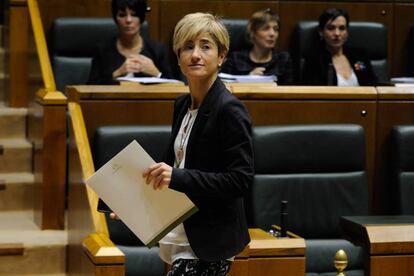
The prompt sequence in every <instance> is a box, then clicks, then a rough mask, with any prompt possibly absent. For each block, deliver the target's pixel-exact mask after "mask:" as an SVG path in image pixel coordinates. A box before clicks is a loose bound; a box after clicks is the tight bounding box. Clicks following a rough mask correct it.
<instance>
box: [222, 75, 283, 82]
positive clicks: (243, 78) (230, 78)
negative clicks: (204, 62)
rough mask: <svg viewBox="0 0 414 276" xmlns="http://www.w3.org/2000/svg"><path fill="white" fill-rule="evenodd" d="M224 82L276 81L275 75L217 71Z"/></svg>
mask: <svg viewBox="0 0 414 276" xmlns="http://www.w3.org/2000/svg"><path fill="white" fill-rule="evenodd" d="M219 77H220V79H221V80H222V81H224V82H276V81H277V76H255V75H231V74H226V73H219Z"/></svg>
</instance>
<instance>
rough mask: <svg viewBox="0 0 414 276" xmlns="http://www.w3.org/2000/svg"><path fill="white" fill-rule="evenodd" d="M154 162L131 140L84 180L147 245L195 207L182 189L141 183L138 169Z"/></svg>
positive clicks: (154, 241) (143, 180)
mask: <svg viewBox="0 0 414 276" xmlns="http://www.w3.org/2000/svg"><path fill="white" fill-rule="evenodd" d="M154 163H155V162H154V160H153V159H152V158H151V156H149V155H148V154H147V153H146V152H145V150H144V149H143V148H142V147H141V145H140V144H138V142H137V141H135V140H134V141H132V142H131V143H130V144H129V145H128V146H126V147H125V148H124V149H123V150H122V151H120V152H119V153H118V154H117V155H115V156H114V157H113V158H112V159H111V160H109V161H108V162H107V163H106V164H105V165H103V166H102V167H101V168H100V169H99V170H98V171H96V172H95V174H93V175H92V176H91V177H90V178H88V179H87V180H86V184H87V185H89V186H90V187H91V188H92V189H93V190H94V191H95V192H96V193H97V194H98V195H99V197H101V198H102V200H103V201H104V202H105V203H106V204H107V205H108V206H109V207H110V208H111V209H112V210H113V211H114V213H116V214H117V215H118V217H119V218H120V219H121V220H122V221H123V222H124V223H125V224H126V225H127V226H128V227H129V229H130V230H131V231H132V232H133V233H134V234H135V235H136V236H137V237H138V238H139V239H140V240H141V241H142V242H143V243H144V244H145V245H147V246H148V247H152V246H153V245H155V244H156V243H157V242H158V241H159V240H160V239H162V238H163V237H164V236H165V235H166V234H168V232H170V231H171V230H172V229H173V228H175V226H177V225H178V224H180V223H181V222H183V221H184V220H185V219H187V218H188V217H189V216H191V215H192V214H193V213H195V212H196V211H197V208H196V207H195V205H194V204H193V202H192V201H191V200H190V199H189V198H188V197H187V196H186V195H185V194H184V193H180V192H177V191H174V190H172V189H168V188H163V189H162V190H156V191H154V190H153V188H152V186H151V185H147V184H146V183H145V179H144V178H143V177H142V173H143V172H144V170H146V169H147V168H148V167H149V166H150V165H151V164H154Z"/></svg>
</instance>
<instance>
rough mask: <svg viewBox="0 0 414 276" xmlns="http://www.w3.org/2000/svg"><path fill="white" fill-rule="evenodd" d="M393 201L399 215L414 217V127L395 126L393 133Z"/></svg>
mask: <svg viewBox="0 0 414 276" xmlns="http://www.w3.org/2000/svg"><path fill="white" fill-rule="evenodd" d="M390 152H391V154H392V159H391V164H392V168H391V171H392V173H391V176H392V178H391V181H389V183H390V184H391V185H392V187H390V189H389V190H390V191H389V192H390V193H389V194H391V195H393V198H392V199H391V200H392V202H393V203H395V205H396V207H397V208H396V209H397V210H396V211H397V212H398V214H410V215H414V203H413V201H412V196H413V195H414V126H410V125H407V126H395V127H393V129H392V131H391V148H390Z"/></svg>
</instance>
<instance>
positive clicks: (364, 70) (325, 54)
mask: <svg viewBox="0 0 414 276" xmlns="http://www.w3.org/2000/svg"><path fill="white" fill-rule="evenodd" d="M343 53H344V55H345V56H346V57H347V58H348V60H349V63H350V65H351V68H352V70H353V71H354V72H355V75H356V77H357V79H358V83H359V85H360V86H373V85H376V83H377V82H378V79H377V76H376V75H375V73H374V71H373V70H372V66H371V62H370V60H369V59H368V55H367V54H366V52H365V51H363V50H362V49H358V48H349V47H344V48H343ZM330 68H331V69H330ZM302 84H304V85H338V79H337V76H336V71H335V67H334V66H333V65H332V56H331V54H330V52H329V51H328V50H326V48H325V47H324V45H321V47H320V50H319V51H318V52H316V53H312V54H310V55H309V56H307V57H306V59H305V64H304V68H303V75H302Z"/></svg>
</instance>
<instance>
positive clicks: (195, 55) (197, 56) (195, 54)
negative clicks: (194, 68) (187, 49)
mask: <svg viewBox="0 0 414 276" xmlns="http://www.w3.org/2000/svg"><path fill="white" fill-rule="evenodd" d="M199 59H200V48H198V47H194V49H193V52H192V53H191V60H199Z"/></svg>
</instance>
